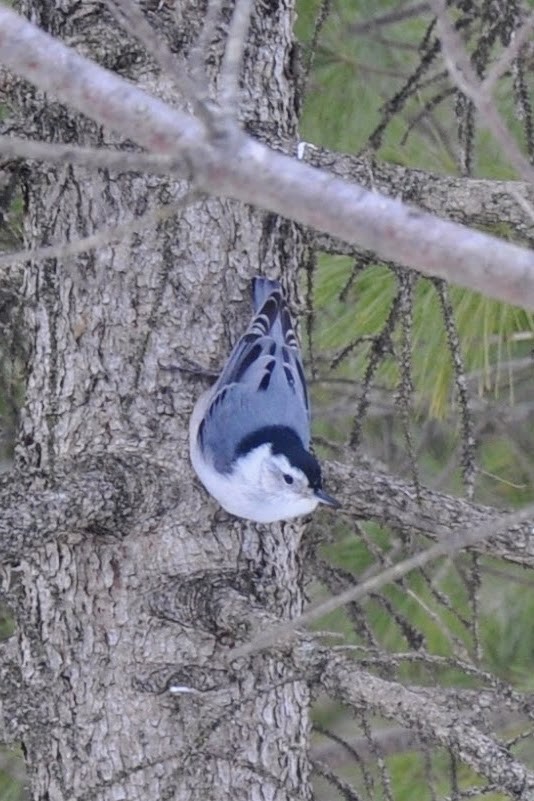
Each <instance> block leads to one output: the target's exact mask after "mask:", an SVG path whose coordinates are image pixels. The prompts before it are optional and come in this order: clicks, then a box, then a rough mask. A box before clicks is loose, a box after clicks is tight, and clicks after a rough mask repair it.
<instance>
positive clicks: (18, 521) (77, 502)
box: [0, 454, 177, 562]
mask: <svg viewBox="0 0 534 801" xmlns="http://www.w3.org/2000/svg"><path fill="white" fill-rule="evenodd" d="M164 479H165V476H164V475H163V471H162V470H161V469H160V468H158V467H157V466H155V465H153V464H147V462H146V461H145V460H143V459H142V458H140V457H138V456H137V455H136V454H131V455H130V454H128V455H125V457H124V459H122V458H119V457H117V456H110V455H105V456H102V457H93V458H92V459H91V460H90V461H89V460H87V461H86V462H85V463H82V464H80V463H76V464H75V465H72V464H66V465H64V466H63V469H61V467H59V466H58V469H57V471H56V473H55V475H54V477H53V479H52V478H50V477H49V476H43V475H42V474H37V475H36V474H34V475H31V474H26V473H25V474H19V473H17V472H13V473H9V474H7V475H6V476H3V477H2V479H1V480H0V510H1V514H0V554H1V557H0V558H1V561H4V562H7V561H9V560H11V559H18V558H20V556H21V554H22V553H23V552H24V551H25V550H26V549H28V548H32V547H36V546H37V545H41V544H43V543H44V542H46V540H49V539H52V538H55V537H57V536H58V535H59V534H60V533H61V532H63V531H68V532H80V533H82V532H85V531H87V529H91V528H93V529H97V530H99V531H105V532H107V533H111V534H113V535H115V536H117V535H119V536H120V535H122V534H124V533H125V527H126V525H127V524H128V523H129V522H130V521H132V520H135V523H136V525H137V524H138V523H139V522H141V521H142V520H149V519H150V516H151V515H154V516H157V515H158V514H160V513H161V510H162V508H163V507H162V503H165V504H166V507H167V508H169V506H171V505H175V503H176V501H177V497H176V492H173V491H172V488H170V487H169V480H168V479H167V480H166V481H165V480H164ZM169 491H170V494H169ZM162 496H163V497H164V498H165V501H162Z"/></svg>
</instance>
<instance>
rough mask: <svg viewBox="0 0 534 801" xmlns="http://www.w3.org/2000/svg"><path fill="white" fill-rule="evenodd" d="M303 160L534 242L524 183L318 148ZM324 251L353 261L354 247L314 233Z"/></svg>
mask: <svg viewBox="0 0 534 801" xmlns="http://www.w3.org/2000/svg"><path fill="white" fill-rule="evenodd" d="M304 160H305V161H306V163H307V164H311V165H312V166H314V167H318V168H320V169H324V170H328V171H329V172H332V173H333V174H334V175H337V176H339V177H340V178H344V179H345V180H347V181H354V182H358V183H359V184H361V185H362V186H365V187H366V188H368V189H372V190H373V191H377V192H381V193H383V194H389V195H390V196H392V197H396V198H398V199H400V200H402V201H403V202H405V203H413V204H414V205H416V206H419V207H420V208H422V209H424V210H425V211H428V212H430V213H431V214H438V215H441V216H445V217H448V218H449V219H451V220H454V221H455V222H459V223H462V225H472V226H477V227H484V228H488V229H490V230H491V229H492V228H497V227H498V226H503V225H504V226H509V227H510V228H511V229H512V232H513V233H514V234H515V235H519V236H520V237H524V238H525V239H534V220H532V218H531V217H530V215H529V214H527V213H526V212H525V210H524V209H523V208H522V207H521V206H520V204H519V202H518V201H517V199H516V197H515V196H514V193H515V192H518V193H520V195H521V196H522V197H523V198H524V199H525V200H526V201H527V202H530V204H531V205H532V206H534V189H533V188H532V186H531V185H530V184H528V183H526V182H522V181H490V180H483V179H477V178H466V177H456V176H450V175H437V174H434V173H431V172H426V171H425V170H416V169H411V168H408V167H400V166H398V165H396V164H388V163H386V162H380V161H374V160H371V159H368V158H365V157H362V156H353V155H350V154H348V153H336V152H334V151H331V150H327V149H324V148H319V147H307V148H304ZM310 235H311V240H312V242H313V243H314V245H315V246H316V247H317V248H318V249H319V250H324V251H326V252H327V253H335V254H343V253H346V254H347V255H352V254H353V253H354V250H355V248H354V246H351V245H348V244H346V243H343V242H341V241H339V240H334V239H332V238H331V237H329V236H328V235H326V234H324V233H320V232H310Z"/></svg>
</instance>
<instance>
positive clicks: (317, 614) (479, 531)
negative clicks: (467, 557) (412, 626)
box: [229, 488, 534, 659]
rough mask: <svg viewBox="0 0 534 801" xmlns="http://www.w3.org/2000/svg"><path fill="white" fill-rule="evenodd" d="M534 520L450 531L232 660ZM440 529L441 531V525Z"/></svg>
mask: <svg viewBox="0 0 534 801" xmlns="http://www.w3.org/2000/svg"><path fill="white" fill-rule="evenodd" d="M351 489H352V488H351ZM412 493H413V488H412ZM533 517H534V506H530V507H527V508H526V509H522V510H521V511H519V512H513V513H511V514H503V515H501V516H497V518H495V516H494V518H493V520H491V521H485V522H482V523H478V524H474V525H471V526H469V527H468V528H466V529H456V530H452V531H451V530H450V529H448V530H446V536H445V537H443V538H442V539H441V540H440V541H439V542H437V543H436V544H435V545H432V546H431V547H430V548H426V549H425V550H422V551H418V552H417V553H416V554H414V555H413V556H410V557H408V558H407V559H403V560H402V561H400V562H397V563H396V564H394V565H392V566H390V567H386V568H385V569H384V570H381V571H380V572H379V573H378V574H377V575H374V576H371V577H370V578H367V579H366V580H365V581H362V582H361V583H360V584H358V585H357V586H356V587H351V588H349V589H347V590H345V591H343V592H341V593H339V594H338V595H334V596H333V597H332V598H328V599H327V600H326V601H323V602H321V603H319V604H317V605H316V606H313V607H312V608H311V609H308V610H307V611H306V612H303V613H302V614H301V615H299V616H298V617H295V618H293V619H292V620H291V621H287V622H283V623H279V624H277V625H275V626H272V627H271V628H268V629H267V630H265V631H262V632H261V633H260V634H258V635H257V636H256V637H255V639H253V640H252V641H251V642H248V643H247V644H246V645H241V646H239V647H237V648H234V649H233V650H232V651H231V652H230V654H229V657H230V658H231V659H236V658H238V657H243V656H249V655H251V654H253V653H255V652H256V651H261V650H264V649H265V648H268V647H269V646H272V645H275V644H276V643H279V642H283V641H285V640H287V639H288V638H289V639H290V638H292V637H294V636H295V634H296V630H297V629H298V628H302V627H303V626H307V625H309V624H310V623H314V622H316V621H318V620H320V619H321V618H323V617H324V616H325V615H328V614H330V613H331V612H334V611H335V610H336V609H340V608H341V607H343V606H345V605H346V604H348V603H351V602H353V601H358V600H360V599H361V598H364V597H365V596H367V595H369V594H370V593H372V592H375V591H376V590H378V589H380V587H383V586H385V585H387V584H390V583H392V582H394V581H398V579H400V578H402V577H403V576H406V575H407V574H408V573H411V572H412V570H416V569H417V568H420V567H423V566H424V565H427V564H429V563H431V562H433V561H435V560H436V559H438V558H439V557H441V556H450V555H452V554H454V553H458V551H460V550H463V549H464V548H468V547H471V546H473V545H477V544H479V543H480V542H482V541H487V540H489V539H491V538H493V537H496V536H499V535H500V536H503V535H504V532H505V531H506V530H507V529H509V528H512V527H514V526H517V525H518V524H519V523H522V522H524V521H528V520H529V519H530V518H533ZM437 525H438V528H439V524H437ZM529 526H530V532H531V535H532V534H534V526H533V525H532V522H530V524H529ZM435 527H436V525H434V526H433V527H432V528H435ZM432 528H431V530H432Z"/></svg>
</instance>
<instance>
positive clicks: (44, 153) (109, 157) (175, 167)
mask: <svg viewBox="0 0 534 801" xmlns="http://www.w3.org/2000/svg"><path fill="white" fill-rule="evenodd" d="M0 154H1V155H2V156H5V157H6V158H11V159H18V158H20V159H36V160H38V161H52V162H55V163H58V164H77V165H78V166H80V167H88V168H92V169H98V168H104V169H109V170H118V171H121V172H149V173H156V174H158V175H168V174H169V173H174V174H177V175H179V176H181V177H187V175H188V168H187V165H186V164H185V163H184V160H183V159H180V158H178V159H177V158H173V157H172V156H162V155H159V154H158V153H140V152H138V151H128V150H105V149H104V148H96V147H77V146H76V145H62V144H59V143H56V142H54V143H48V142H35V141H32V140H31V139H21V138H20V137H16V136H0Z"/></svg>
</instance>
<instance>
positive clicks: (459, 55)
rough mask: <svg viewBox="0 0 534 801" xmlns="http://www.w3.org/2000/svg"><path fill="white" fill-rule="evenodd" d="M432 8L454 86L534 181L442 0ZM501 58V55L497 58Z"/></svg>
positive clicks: (521, 172)
mask: <svg viewBox="0 0 534 801" xmlns="http://www.w3.org/2000/svg"><path fill="white" fill-rule="evenodd" d="M432 7H433V9H434V11H435V13H436V16H437V32H438V36H439V38H440V41H441V49H442V53H443V57H444V59H445V62H446V65H447V69H448V70H449V74H450V76H451V78H452V79H453V81H454V82H455V84H456V86H457V87H458V89H460V91H461V92H462V93H463V94H464V95H465V96H466V97H467V98H469V99H470V100H471V101H472V102H473V103H474V105H475V107H476V109H477V111H478V112H479V113H480V115H481V117H482V118H483V119H484V121H485V123H486V125H487V127H488V129H489V130H490V131H491V133H492V134H493V136H494V137H495V139H496V141H497V142H498V143H499V144H500V146H501V148H502V150H503V152H504V154H505V155H506V157H507V159H508V160H509V162H510V164H511V165H512V166H513V167H514V168H515V169H516V170H517V172H518V174H519V175H520V176H522V177H523V178H525V179H526V180H528V181H531V182H533V183H534V167H533V166H532V165H531V164H530V162H529V160H528V159H527V158H526V157H525V156H524V155H523V154H522V153H521V151H520V149H519V147H518V146H517V144H516V142H515V141H514V139H513V137H512V136H511V134H510V131H509V130H508V128H507V126H506V125H505V123H504V121H503V119H502V117H501V115H500V113H499V111H498V110H497V108H496V106H495V104H494V102H493V99H492V97H491V95H490V93H489V91H487V88H485V86H484V84H483V83H481V82H480V80H479V79H478V76H477V74H476V72H475V70H474V69H473V67H472V66H471V62H470V60H469V56H468V54H467V52H466V50H465V48H464V46H463V43H462V40H461V39H460V37H459V35H458V33H457V32H456V31H455V30H454V28H453V26H452V25H451V23H450V22H449V18H448V15H447V4H446V0H432ZM511 46H513V45H511ZM502 58H504V55H503V57H501V60H502ZM492 80H493V78H492Z"/></svg>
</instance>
